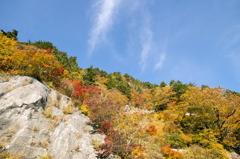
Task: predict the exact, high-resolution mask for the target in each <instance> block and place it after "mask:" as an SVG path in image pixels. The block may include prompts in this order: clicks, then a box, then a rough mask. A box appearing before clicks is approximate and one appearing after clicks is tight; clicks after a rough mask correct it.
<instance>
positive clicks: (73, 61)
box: [32, 41, 81, 72]
mask: <svg viewBox="0 0 240 159" xmlns="http://www.w3.org/2000/svg"><path fill="white" fill-rule="evenodd" d="M32 45H34V46H36V47H38V48H39V49H45V50H50V52H51V53H53V54H54V55H55V57H56V59H57V60H58V61H59V62H60V63H61V64H62V65H63V68H64V69H66V70H68V71H70V72H78V71H80V70H81V69H80V68H79V67H78V63H77V57H72V56H71V57H69V58H68V55H67V53H66V52H63V51H59V50H58V49H57V48H56V46H54V45H53V44H52V43H51V42H47V41H36V42H34V43H32Z"/></svg>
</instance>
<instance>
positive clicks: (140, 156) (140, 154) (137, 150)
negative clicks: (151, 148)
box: [131, 146, 144, 159]
mask: <svg viewBox="0 0 240 159" xmlns="http://www.w3.org/2000/svg"><path fill="white" fill-rule="evenodd" d="M131 155H132V157H133V158H137V159H144V155H143V148H141V147H140V146H137V147H136V148H135V149H134V150H133V151H132V153H131Z"/></svg>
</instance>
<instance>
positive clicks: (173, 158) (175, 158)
mask: <svg viewBox="0 0 240 159" xmlns="http://www.w3.org/2000/svg"><path fill="white" fill-rule="evenodd" d="M162 151H163V154H164V156H165V157H167V158H169V159H181V158H183V155H182V154H181V153H179V152H177V151H174V150H172V149H170V146H168V145H167V146H163V147H162Z"/></svg>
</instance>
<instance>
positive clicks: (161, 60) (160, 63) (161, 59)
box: [154, 53, 166, 70]
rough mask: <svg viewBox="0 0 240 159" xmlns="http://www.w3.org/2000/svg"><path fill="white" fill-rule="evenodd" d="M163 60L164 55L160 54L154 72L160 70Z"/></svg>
mask: <svg viewBox="0 0 240 159" xmlns="http://www.w3.org/2000/svg"><path fill="white" fill-rule="evenodd" d="M165 58H166V55H165V54H164V53H162V54H160V58H159V61H158V63H157V64H156V65H155V68H154V70H156V69H161V68H162V65H163V62H164V60H165Z"/></svg>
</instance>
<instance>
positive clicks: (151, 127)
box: [146, 125, 157, 135]
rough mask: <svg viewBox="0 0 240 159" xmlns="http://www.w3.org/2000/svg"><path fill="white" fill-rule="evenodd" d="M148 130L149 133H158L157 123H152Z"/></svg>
mask: <svg viewBox="0 0 240 159" xmlns="http://www.w3.org/2000/svg"><path fill="white" fill-rule="evenodd" d="M146 132H147V133H148V134H149V135H156V134H157V129H156V126H155V125H150V126H149V127H148V128H147V129H146Z"/></svg>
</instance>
